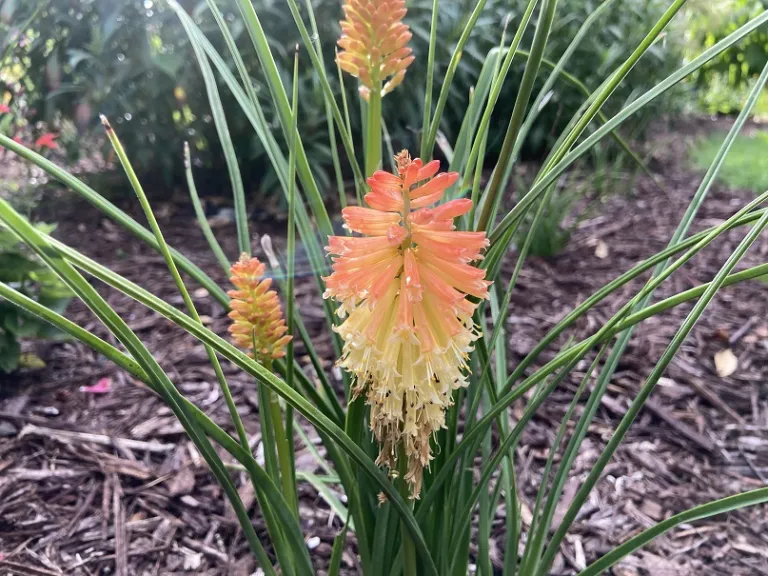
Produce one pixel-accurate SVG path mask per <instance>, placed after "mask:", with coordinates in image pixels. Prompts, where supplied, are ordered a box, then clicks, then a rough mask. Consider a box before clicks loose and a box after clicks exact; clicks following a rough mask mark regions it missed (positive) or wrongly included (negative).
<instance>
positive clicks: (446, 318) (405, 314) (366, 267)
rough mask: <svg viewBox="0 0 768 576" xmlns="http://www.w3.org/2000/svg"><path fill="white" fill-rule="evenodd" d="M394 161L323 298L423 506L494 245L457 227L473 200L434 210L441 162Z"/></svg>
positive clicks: (354, 216)
mask: <svg viewBox="0 0 768 576" xmlns="http://www.w3.org/2000/svg"><path fill="white" fill-rule="evenodd" d="M368 6H370V4H368ZM395 163H396V166H397V174H390V173H388V172H384V171H381V170H379V171H376V172H374V174H373V176H371V177H370V178H369V179H368V184H369V186H370V188H371V191H370V192H369V193H368V194H367V195H366V196H365V200H366V202H367V203H368V205H369V206H370V208H362V207H348V208H345V209H344V210H343V211H342V215H343V217H344V222H345V226H346V227H347V229H348V230H350V231H352V232H357V233H360V234H364V237H360V236H355V237H338V236H332V237H330V238H329V239H328V248H327V250H328V252H329V253H330V254H331V255H332V257H333V273H332V274H331V275H330V276H329V277H328V278H326V279H325V280H326V286H327V290H326V293H325V297H327V298H328V297H332V298H334V299H335V300H336V301H338V302H339V304H340V306H339V310H338V314H339V316H341V317H343V318H346V320H345V321H344V322H343V323H342V324H341V326H339V327H338V328H337V329H336V330H337V332H338V333H339V334H340V335H341V337H342V339H343V341H344V347H343V351H342V356H341V358H340V360H339V365H340V366H341V367H343V368H345V369H346V370H348V371H350V372H351V373H352V374H353V375H354V378H355V385H354V392H355V394H356V395H358V394H365V398H366V403H367V404H368V405H369V406H370V407H371V414H370V423H371V430H372V431H373V434H374V436H375V437H376V439H377V440H378V441H379V444H380V446H381V452H380V454H379V458H378V462H379V464H381V465H385V466H389V467H390V468H391V469H395V467H396V464H397V454H398V446H402V448H403V449H404V452H405V455H406V457H407V459H408V472H407V474H406V479H407V480H408V482H409V483H410V485H411V495H412V497H414V498H417V497H418V495H419V492H420V491H421V478H422V474H423V470H424V468H425V467H427V466H429V462H430V460H431V459H432V449H431V445H430V441H431V438H432V436H433V435H434V434H435V433H436V432H437V431H438V430H440V428H442V427H443V426H444V424H445V416H444V414H445V409H446V408H447V407H448V406H450V405H451V403H452V399H451V395H452V392H453V390H455V389H456V388H459V387H462V386H465V385H466V382H467V381H466V373H467V370H468V367H467V358H468V354H469V352H470V351H471V350H472V344H473V342H474V341H475V340H476V339H477V338H478V336H479V335H478V333H477V331H476V329H475V327H474V325H473V323H472V315H473V314H474V311H475V308H476V307H477V305H476V304H475V303H474V302H472V301H471V300H469V299H468V296H470V295H472V296H475V297H477V298H488V286H490V284H491V283H490V282H488V281H487V280H485V271H484V270H481V269H478V268H476V267H474V266H472V265H471V263H472V262H473V261H476V260H479V259H480V258H481V252H482V251H483V250H484V249H485V248H486V247H487V246H488V240H487V239H486V237H485V233H484V232H459V231H456V230H455V228H454V225H453V220H454V218H457V217H458V216H461V215H463V214H466V213H467V212H469V210H470V209H471V208H472V202H471V200H468V199H459V200H452V201H450V202H446V203H445V204H442V205H440V206H436V207H434V208H429V206H430V205H431V204H434V203H435V202H437V201H439V200H440V199H441V198H442V196H443V194H444V193H445V191H446V189H447V188H448V187H449V186H451V185H452V184H453V183H454V182H455V181H456V179H457V178H458V174H456V173H442V174H440V173H438V171H439V168H440V163H439V162H438V161H433V162H429V163H427V164H423V163H422V161H421V160H420V159H418V158H415V159H411V157H410V155H409V154H408V153H407V152H406V151H403V152H401V153H400V154H398V155H397V156H396V157H395Z"/></svg>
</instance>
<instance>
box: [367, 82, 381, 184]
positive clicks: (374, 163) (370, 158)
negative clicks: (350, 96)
mask: <svg viewBox="0 0 768 576" xmlns="http://www.w3.org/2000/svg"><path fill="white" fill-rule="evenodd" d="M380 166H381V89H379V88H377V89H374V90H371V93H370V96H369V98H368V125H367V131H366V145H365V175H366V176H372V175H373V173H374V172H375V171H376V170H378V169H379V167H380Z"/></svg>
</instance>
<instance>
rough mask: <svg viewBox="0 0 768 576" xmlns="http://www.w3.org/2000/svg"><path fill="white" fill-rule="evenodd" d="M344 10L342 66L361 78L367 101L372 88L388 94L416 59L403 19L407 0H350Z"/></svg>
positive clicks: (337, 57) (362, 89)
mask: <svg viewBox="0 0 768 576" xmlns="http://www.w3.org/2000/svg"><path fill="white" fill-rule="evenodd" d="M343 9H344V15H345V19H344V20H342V22H341V32H342V34H341V38H339V40H338V45H339V47H340V48H341V51H340V52H339V53H338V54H337V55H336V60H337V62H338V64H339V67H340V68H341V69H342V70H344V71H345V72H348V73H349V74H351V75H352V76H354V77H356V78H358V79H359V81H360V84H361V86H360V94H361V95H362V96H363V98H365V100H366V101H367V100H368V97H369V95H370V93H371V91H372V90H376V91H378V90H380V91H381V95H382V96H383V95H385V94H388V93H389V92H391V91H392V90H394V89H395V88H396V87H397V86H398V85H399V84H400V83H401V82H402V81H403V78H405V70H406V68H408V66H409V65H410V64H411V62H413V60H414V57H413V56H412V55H411V49H410V48H409V47H408V46H407V44H408V42H409V40H410V39H411V36H412V34H411V31H410V29H409V28H408V26H407V25H405V24H403V22H402V19H403V16H405V13H406V12H407V10H406V9H405V0H347V1H346V2H345V3H344V6H343ZM382 82H384V86H383V87H382Z"/></svg>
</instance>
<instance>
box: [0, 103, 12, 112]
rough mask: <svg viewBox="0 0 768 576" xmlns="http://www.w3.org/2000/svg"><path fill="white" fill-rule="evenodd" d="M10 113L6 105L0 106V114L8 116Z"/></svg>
mask: <svg viewBox="0 0 768 576" xmlns="http://www.w3.org/2000/svg"><path fill="white" fill-rule="evenodd" d="M10 111H11V109H10V108H8V104H0V114H8V113H9V112H10Z"/></svg>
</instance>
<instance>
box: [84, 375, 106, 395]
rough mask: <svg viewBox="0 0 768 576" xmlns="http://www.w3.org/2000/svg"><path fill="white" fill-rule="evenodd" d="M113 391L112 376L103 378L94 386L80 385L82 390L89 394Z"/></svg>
mask: <svg viewBox="0 0 768 576" xmlns="http://www.w3.org/2000/svg"><path fill="white" fill-rule="evenodd" d="M111 391H112V378H102V379H101V380H99V381H98V382H96V384H94V385H93V386H80V392H88V393H89V394H106V393H107V392H111Z"/></svg>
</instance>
